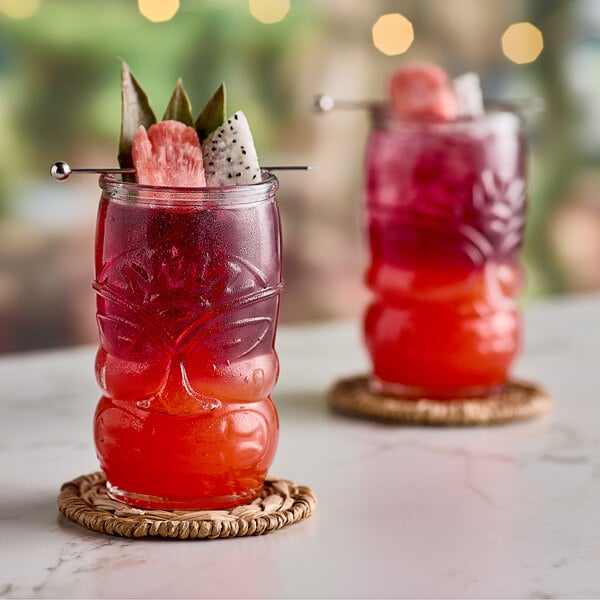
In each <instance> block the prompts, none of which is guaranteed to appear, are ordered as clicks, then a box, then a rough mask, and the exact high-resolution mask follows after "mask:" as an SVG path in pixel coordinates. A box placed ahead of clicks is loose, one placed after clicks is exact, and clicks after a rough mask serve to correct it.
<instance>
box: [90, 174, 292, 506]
mask: <svg viewBox="0 0 600 600" xmlns="http://www.w3.org/2000/svg"><path fill="white" fill-rule="evenodd" d="M100 187H101V188H102V197H101V199H100V207H99V212H98V222H97V231H96V279H95V281H94V289H95V291H96V294H97V321H98V328H99V335H100V347H99V350H98V354H97V358H96V375H97V379H98V382H99V384H100V386H101V388H102V390H103V392H104V395H103V396H102V398H101V400H100V402H99V404H98V407H97V409H96V415H95V421H94V437H95V442H96V450H97V454H98V457H99V460H100V465H101V467H102V469H103V470H104V472H105V473H106V476H107V479H108V488H109V491H110V494H111V495H112V496H113V497H114V498H117V499H119V500H123V501H124V502H127V503H128V504H131V505H133V506H140V507H148V508H170V509H189V508H198V509H208V508H211V509H212V508H225V507H229V506H234V505H236V504H240V503H244V502H247V501H248V500H250V499H252V498H253V497H255V496H256V495H257V494H258V493H259V492H260V490H261V488H262V485H263V481H264V478H265V475H266V473H267V470H268V468H269V466H270V465H271V462H272V460H273V458H274V454H275V449H276V445H277V437H278V419H277V413H276V410H275V407H274V405H273V403H272V401H271V398H270V395H269V394H270V393H271V390H272V388H273V386H274V384H275V381H276V379H277V376H278V364H279V363H278V359H277V355H276V353H275V350H274V339H275V330H276V326H277V315H278V308H279V292H280V288H281V285H282V282H281V237H280V230H281V228H280V220H279V209H278V205H277V200H276V197H275V193H276V190H277V188H278V182H277V179H276V178H275V177H273V176H271V175H268V174H266V175H265V178H264V179H263V181H262V182H261V183H258V184H255V185H246V186H237V187H230V188H201V189H200V188H198V189H195V188H160V187H153V186H144V185H138V184H135V183H123V182H121V181H119V180H116V179H113V178H110V177H108V176H102V177H101V178H100Z"/></svg>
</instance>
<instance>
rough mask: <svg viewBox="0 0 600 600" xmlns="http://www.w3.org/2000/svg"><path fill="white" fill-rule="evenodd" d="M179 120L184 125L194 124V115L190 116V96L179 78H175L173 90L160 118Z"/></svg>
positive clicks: (191, 125)
mask: <svg viewBox="0 0 600 600" xmlns="http://www.w3.org/2000/svg"><path fill="white" fill-rule="evenodd" d="M171 119H172V120H174V121H181V122H182V123H183V124H185V125H189V126H190V127H193V126H194V117H193V116H192V104H191V102H190V98H189V96H188V95H187V92H186V91H185V88H184V87H183V82H182V81H181V79H178V80H177V83H176V84H175V89H174V90H173V95H172V96H171V99H170V100H169V105H168V106H167V110H165V114H164V115H163V118H162V120H163V121H168V120H171Z"/></svg>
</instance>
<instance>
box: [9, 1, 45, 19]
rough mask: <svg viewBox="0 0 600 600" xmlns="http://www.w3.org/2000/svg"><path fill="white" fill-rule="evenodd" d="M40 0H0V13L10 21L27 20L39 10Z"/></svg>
mask: <svg viewBox="0 0 600 600" xmlns="http://www.w3.org/2000/svg"><path fill="white" fill-rule="evenodd" d="M40 4H41V0H0V11H2V12H3V13H4V14H5V15H6V16H7V17H10V18H11V19H27V18H28V17H33V15H34V14H35V13H36V12H37V11H38V9H39V8H40Z"/></svg>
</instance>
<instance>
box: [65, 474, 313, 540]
mask: <svg viewBox="0 0 600 600" xmlns="http://www.w3.org/2000/svg"><path fill="white" fill-rule="evenodd" d="M316 502H317V501H316V498H315V495H314V492H313V491H312V490H311V489H310V488H309V487H305V486H300V485H296V484H295V483H292V482H291V481H287V480H285V479H268V480H266V481H265V484H264V487H263V491H262V492H261V494H260V496H259V497H258V498H257V499H256V500H254V501H253V502H250V503H248V504H244V505H241V506H236V507H234V508H231V509H227V510H205V511H185V510H174V511H166V510H143V509H138V508H133V507H131V506H129V505H127V504H125V503H123V502H118V501H116V500H113V499H112V498H110V497H109V495H108V492H107V490H106V477H105V475H104V473H101V472H97V473H90V474H89V475H82V476H81V477H78V478H77V479H74V480H73V481H69V482H67V483H65V484H63V485H62V487H61V490H60V494H59V496H58V509H59V510H60V512H61V513H62V514H63V515H65V517H67V518H68V519H71V520H72V521H75V522H76V523H79V524H80V525H83V526H84V527H87V528H88V529H93V530H94V531H99V532H101V533H108V534H110V535H121V536H124V537H132V538H139V537H146V536H156V537H165V538H179V539H182V540H187V539H189V540H192V539H205V538H208V539H215V538H229V537H241V536H246V535H262V534H265V533H270V532H271V531H276V530H277V529H281V528H282V527H285V526H286V525H291V524H292V523H296V522H298V521H301V520H302V519H306V518H307V517H309V516H310V515H311V514H312V512H313V510H314V508H315V505H316Z"/></svg>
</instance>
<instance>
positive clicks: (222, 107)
mask: <svg viewBox="0 0 600 600" xmlns="http://www.w3.org/2000/svg"><path fill="white" fill-rule="evenodd" d="M226 103H227V90H226V89H225V84H224V83H222V84H221V85H220V86H219V87H218V89H217V91H216V92H215V93H214V94H213V95H212V96H211V97H210V99H209V100H208V102H207V103H206V105H205V106H204V108H203V109H202V112H201V113H200V115H199V116H198V118H197V119H196V131H197V132H198V137H199V138H200V139H201V140H203V139H205V138H207V137H208V136H209V135H210V134H211V133H212V132H213V131H214V130H215V129H216V128H217V127H218V126H219V125H221V123H223V122H224V121H225V119H226V118H227V113H226Z"/></svg>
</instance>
